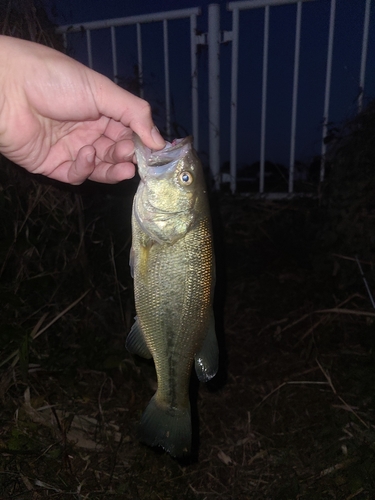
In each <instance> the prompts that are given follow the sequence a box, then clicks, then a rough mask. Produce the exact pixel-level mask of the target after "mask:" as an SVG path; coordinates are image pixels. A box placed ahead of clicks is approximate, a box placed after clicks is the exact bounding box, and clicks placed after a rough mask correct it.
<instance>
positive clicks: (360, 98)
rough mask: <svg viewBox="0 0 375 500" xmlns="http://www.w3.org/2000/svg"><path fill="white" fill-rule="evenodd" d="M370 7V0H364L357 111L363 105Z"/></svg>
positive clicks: (360, 109)
mask: <svg viewBox="0 0 375 500" xmlns="http://www.w3.org/2000/svg"><path fill="white" fill-rule="evenodd" d="M370 7H371V0H366V8H365V17H364V21H363V39H362V54H361V69H360V73H359V96H358V112H360V111H362V107H363V94H364V89H365V75H366V61H367V48H368V32H369V26H370Z"/></svg>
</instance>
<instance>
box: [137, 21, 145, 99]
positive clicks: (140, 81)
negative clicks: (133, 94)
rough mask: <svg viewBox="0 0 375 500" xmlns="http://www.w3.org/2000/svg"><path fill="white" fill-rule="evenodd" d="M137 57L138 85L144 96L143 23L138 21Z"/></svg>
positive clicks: (140, 92)
mask: <svg viewBox="0 0 375 500" xmlns="http://www.w3.org/2000/svg"><path fill="white" fill-rule="evenodd" d="M137 57H138V85H139V95H140V96H141V97H142V99H143V98H144V89H143V61H142V33H141V23H137Z"/></svg>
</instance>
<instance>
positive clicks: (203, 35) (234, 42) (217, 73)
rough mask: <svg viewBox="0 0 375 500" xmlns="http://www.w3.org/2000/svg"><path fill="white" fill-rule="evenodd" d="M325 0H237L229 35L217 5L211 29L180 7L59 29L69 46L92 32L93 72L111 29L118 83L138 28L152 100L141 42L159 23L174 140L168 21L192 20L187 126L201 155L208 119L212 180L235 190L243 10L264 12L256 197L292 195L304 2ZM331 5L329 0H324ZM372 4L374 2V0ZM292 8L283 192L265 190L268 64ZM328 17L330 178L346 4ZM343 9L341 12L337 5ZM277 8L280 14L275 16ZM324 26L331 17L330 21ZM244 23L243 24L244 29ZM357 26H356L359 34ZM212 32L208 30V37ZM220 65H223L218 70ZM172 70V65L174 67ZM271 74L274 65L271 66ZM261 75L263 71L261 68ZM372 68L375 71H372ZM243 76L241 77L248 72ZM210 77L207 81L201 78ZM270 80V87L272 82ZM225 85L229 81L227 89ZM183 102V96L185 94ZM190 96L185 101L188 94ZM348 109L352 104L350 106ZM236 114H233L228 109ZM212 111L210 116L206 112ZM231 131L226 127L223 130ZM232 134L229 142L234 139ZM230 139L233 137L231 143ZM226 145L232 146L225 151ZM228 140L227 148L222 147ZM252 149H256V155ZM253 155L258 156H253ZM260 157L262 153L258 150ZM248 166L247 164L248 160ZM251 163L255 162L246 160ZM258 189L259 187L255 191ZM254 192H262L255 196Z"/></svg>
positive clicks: (364, 43) (325, 115) (366, 6)
mask: <svg viewBox="0 0 375 500" xmlns="http://www.w3.org/2000/svg"><path fill="white" fill-rule="evenodd" d="M322 2H323V0H243V1H235V2H230V3H228V4H227V11H228V12H226V13H225V15H226V16H228V15H229V13H230V14H231V19H230V24H231V29H230V30H226V31H224V30H222V29H221V18H220V17H221V16H220V14H221V10H220V5H219V4H210V5H209V6H208V23H207V28H208V29H207V30H202V31H201V32H198V31H197V19H199V16H201V9H200V8H198V7H197V8H191V9H181V10H174V11H169V12H157V13H153V14H146V15H139V16H132V17H124V18H116V19H107V20H103V21H95V22H87V23H82V24H76V25H71V26H61V27H59V28H58V30H57V31H58V32H59V33H62V34H63V35H64V39H65V43H66V45H67V46H68V45H69V36H70V34H72V33H78V32H81V33H82V32H85V34H86V45H87V61H88V65H89V66H90V67H93V49H92V42H91V34H92V33H93V32H96V30H103V29H107V30H110V37H111V52H112V54H111V56H112V75H111V77H112V78H113V79H114V81H115V82H118V60H119V57H120V58H121V56H122V54H120V55H119V54H118V53H119V50H118V43H117V40H116V29H117V28H119V27H123V26H135V27H136V39H137V67H138V81H139V88H140V95H141V97H145V98H147V96H145V95H144V81H143V78H144V68H143V66H144V63H143V54H144V50H145V48H144V46H143V38H142V26H143V25H145V24H147V23H161V24H162V30H163V65H164V100H165V131H166V135H167V137H168V138H170V137H171V135H172V127H171V123H172V119H171V109H172V97H171V88H170V79H171V68H170V51H171V47H172V45H173V41H172V43H171V40H170V38H169V26H170V25H169V23H170V22H172V21H175V20H181V19H187V20H189V22H190V25H189V30H190V42H189V43H190V78H191V95H190V101H191V125H190V126H189V127H188V128H189V130H188V131H189V133H192V134H193V136H194V145H195V148H196V149H197V150H199V149H200V145H201V136H202V135H203V136H204V133H205V132H206V131H205V130H202V128H204V127H202V125H200V124H201V122H202V117H203V118H204V117H205V116H207V117H208V119H207V125H206V126H207V128H208V144H209V147H208V151H209V165H210V170H211V173H212V176H213V179H214V183H215V187H216V188H219V187H220V186H221V184H222V183H223V182H229V184H230V189H231V191H232V192H236V190H237V187H238V183H239V182H242V180H243V179H241V176H239V173H238V163H239V162H238V160H237V158H238V120H239V118H238V114H239V104H238V86H239V84H240V83H241V78H242V76H241V73H240V72H239V50H240V34H241V33H242V32H243V31H245V36H246V31H248V30H251V26H252V25H250V22H249V24H248V25H245V27H246V29H245V30H243V27H242V31H240V26H241V15H242V13H243V12H244V11H255V10H257V11H259V10H262V13H263V30H262V32H263V33H262V37H260V39H259V45H260V46H261V47H262V59H261V64H260V67H259V68H258V70H259V72H260V73H261V77H260V81H261V98H260V100H259V103H257V105H259V108H260V123H259V129H260V130H259V131H258V132H257V134H258V135H257V137H259V149H258V158H259V161H258V162H256V164H257V165H259V172H258V174H256V176H255V177H254V173H253V174H252V175H253V178H252V181H253V184H254V179H256V182H257V184H258V187H257V190H256V191H257V196H260V197H265V196H268V197H274V198H279V197H288V196H292V195H296V194H299V193H296V189H295V183H296V171H295V165H296V159H297V154H296V146H297V131H298V127H299V121H298V120H299V118H298V117H299V112H300V108H301V105H300V102H299V93H300V85H301V83H300V78H301V75H300V73H301V71H300V66H301V32H302V31H303V29H302V27H303V21H304V4H305V3H312V4H316V5H318V4H322ZM324 2H325V4H327V3H328V2H327V0H324ZM372 2H373V0H363V1H362V4H363V6H362V11H361V13H362V14H361V15H362V22H361V27H358V26H355V27H354V28H355V29H357V30H358V29H360V30H361V47H360V51H359V53H360V64H359V75H358V80H357V81H358V85H357V95H356V105H357V109H358V110H359V111H360V110H361V109H362V107H363V105H364V89H365V81H366V70H367V59H368V46H369V33H370V28H371V23H370V18H371V15H372V14H373V13H372V12H371V6H372ZM373 3H374V2H373ZM288 4H294V5H291V6H289V9H290V8H294V9H295V14H294V16H293V17H294V21H293V24H292V25H289V26H285V30H286V31H288V32H290V31H291V30H292V31H293V34H294V50H293V64H290V65H285V71H287V70H288V71H289V70H290V72H291V81H292V84H291V87H292V88H291V95H292V97H291V109H290V113H289V118H288V119H287V120H286V121H285V123H284V125H283V128H289V130H290V135H289V155H288V156H289V158H288V160H287V163H288V167H287V179H285V182H284V188H283V190H282V191H281V192H280V191H273V192H270V191H269V190H267V189H266V177H267V163H268V162H267V159H268V156H269V154H270V153H269V151H268V149H267V128H268V122H267V114H268V97H269V89H270V78H269V70H270V67H269V66H270V59H269V45H270V40H272V26H271V20H272V19H274V18H275V17H277V16H278V15H280V9H279V8H280V7H283V6H284V7H285V6H287V5H288ZM329 7H330V9H329V14H328V13H327V15H329V20H328V33H327V40H326V49H325V51H326V52H325V59H326V64H325V77H324V80H325V84H324V95H323V99H322V113H321V119H320V123H317V124H315V125H316V126H317V127H320V130H321V140H320V150H319V153H318V154H319V155H320V158H321V161H320V172H319V179H320V180H323V178H324V173H325V172H324V169H325V161H324V158H325V153H326V143H325V140H324V139H325V138H326V136H327V133H328V129H329V124H330V117H329V111H330V98H331V87H332V82H331V80H332V68H333V64H334V57H333V56H334V51H333V49H334V37H335V25H336V19H337V18H336V16H337V9H338V8H339V7H340V5H338V6H336V0H330V3H329ZM336 7H337V8H336ZM274 8H275V13H274ZM372 10H374V9H372ZM325 21H326V20H325ZM242 26H243V25H242ZM354 28H353V29H354ZM206 31H207V32H206ZM229 43H231V68H230V69H229V68H228V67H225V68H223V63H222V58H221V55H222V52H223V44H229ZM205 46H208V51H207V54H208V62H207V66H206V67H204V68H203V70H200V72H201V73H203V72H204V71H206V72H207V77H206V78H207V81H208V82H207V83H205V85H207V88H208V90H207V89H204V88H203V87H204V86H203V85H201V84H200V92H199V94H200V93H201V92H202V91H203V92H208V96H207V101H208V102H207V105H208V110H207V109H202V105H201V104H200V103H201V102H202V100H200V95H199V94H198V81H200V80H201V79H200V78H199V79H198V66H199V57H200V55H199V54H200V53H201V51H202V47H205ZM220 65H221V67H220ZM172 69H173V68H172ZM271 69H272V68H271ZM223 70H224V72H225V73H228V71H230V75H231V76H230V84H229V86H228V87H230V89H229V88H228V89H227V88H225V89H224V91H225V92H226V93H227V95H228V97H227V98H226V99H225V102H226V103H229V106H227V108H228V109H225V107H224V106H222V108H221V107H220V103H221V102H223V100H222V99H221V98H222V89H221V88H220V87H221V85H220V83H221V78H222V76H221V75H222V74H223ZM258 70H257V71H258ZM372 71H374V68H373V69H372ZM242 73H243V72H242ZM202 80H204V78H202ZM271 83H272V82H271ZM373 85H374V88H371V89H370V90H367V95H371V96H372V97H374V96H375V78H374V82H373ZM222 88H224V84H223V85H222ZM180 98H181V96H180ZM183 98H184V99H185V96H184V97H183ZM248 99H250V100H251V99H255V98H254V97H253V95H252V93H251V92H249V96H248ZM345 106H346V108H347V107H349V106H348V105H347V104H345ZM229 109H230V111H229ZM207 111H208V113H207ZM223 116H224V119H225V121H226V122H229V123H230V125H229V134H227V135H224V134H223V133H221V129H222V128H223ZM224 128H225V127H224ZM228 136H229V137H228ZM228 139H229V140H228ZM227 142H228V143H229V147H226V144H227ZM223 143H224V146H223ZM223 149H224V150H226V151H228V153H229V162H228V161H227V164H228V163H229V171H226V172H224V173H223V172H222V168H221V166H222V164H223V160H224V159H225V158H223V157H222V154H221V153H222V151H223ZM253 150H254V148H252V151H253ZM253 154H254V151H253ZM255 154H256V153H255ZM245 161H246V160H245ZM247 163H249V162H247ZM253 190H254V189H253ZM253 194H255V195H256V193H253Z"/></svg>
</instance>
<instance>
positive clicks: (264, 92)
mask: <svg viewBox="0 0 375 500" xmlns="http://www.w3.org/2000/svg"><path fill="white" fill-rule="evenodd" d="M269 24H270V6H269V5H266V7H265V8H264V41H263V75H262V116H261V127H260V172H259V175H260V178H259V192H260V193H261V194H262V193H263V192H264V164H265V147H266V112H267V75H268V38H269Z"/></svg>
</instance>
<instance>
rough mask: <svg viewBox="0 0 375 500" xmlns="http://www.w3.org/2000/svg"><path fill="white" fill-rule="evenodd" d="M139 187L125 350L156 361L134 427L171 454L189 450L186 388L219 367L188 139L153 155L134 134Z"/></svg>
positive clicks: (206, 235) (209, 242)
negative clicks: (132, 312)
mask: <svg viewBox="0 0 375 500" xmlns="http://www.w3.org/2000/svg"><path fill="white" fill-rule="evenodd" d="M134 143H135V155H136V160H137V164H138V172H139V176H140V183H139V185H138V189H137V191H136V194H135V196H134V200H133V209H132V248H131V252H130V268H131V273H132V276H133V279H134V299H135V309H136V317H135V322H134V324H133V326H132V328H131V330H130V332H129V334H128V336H127V339H126V347H127V349H128V351H130V352H131V353H133V354H137V355H139V356H141V357H144V358H146V359H151V358H153V361H154V365H155V370H156V375H157V390H156V392H155V394H154V396H153V397H152V398H151V400H150V402H149V404H148V406H147V407H146V409H145V411H144V412H143V415H142V417H141V421H140V424H139V429H138V435H139V439H140V441H141V442H143V443H145V444H147V445H149V446H151V447H161V448H163V449H164V450H165V451H167V452H168V453H169V454H170V455H171V456H173V457H184V456H185V457H186V456H189V455H191V450H192V424H191V411H190V400H189V384H190V379H191V372H192V366H193V364H194V366H195V372H196V374H197V377H198V379H199V380H200V381H202V382H207V381H208V380H210V379H212V378H213V377H214V376H215V374H216V373H217V370H218V358H219V350H218V343H217V338H216V334H215V320H214V313H213V295H214V286H215V257H214V248H213V238H212V226H211V216H210V210H209V202H208V195H207V188H206V184H205V179H204V173H203V168H202V164H201V162H200V160H199V157H198V155H197V153H196V152H195V150H194V148H193V143H192V137H190V136H189V137H185V138H183V139H175V140H174V141H173V142H171V143H170V142H167V143H166V146H165V147H164V149H162V150H160V151H153V150H150V149H148V148H147V147H145V146H144V145H143V143H142V142H141V139H140V138H139V137H138V136H137V135H135V137H134Z"/></svg>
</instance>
